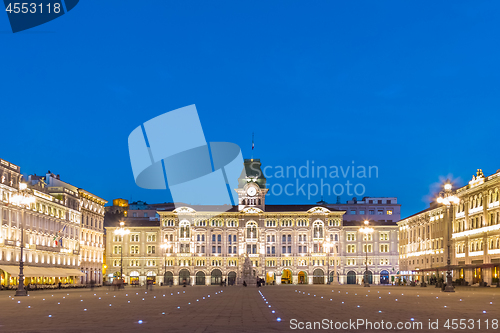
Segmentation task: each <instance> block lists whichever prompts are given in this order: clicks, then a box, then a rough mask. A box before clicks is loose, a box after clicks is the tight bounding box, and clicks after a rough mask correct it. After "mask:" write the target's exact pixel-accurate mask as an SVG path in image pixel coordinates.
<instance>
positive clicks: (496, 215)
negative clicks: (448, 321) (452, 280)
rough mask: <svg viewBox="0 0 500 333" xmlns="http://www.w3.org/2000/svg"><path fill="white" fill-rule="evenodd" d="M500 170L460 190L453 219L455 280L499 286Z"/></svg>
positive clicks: (478, 173) (479, 172)
mask: <svg viewBox="0 0 500 333" xmlns="http://www.w3.org/2000/svg"><path fill="white" fill-rule="evenodd" d="M499 191H500V170H497V172H496V173H495V174H493V175H491V176H489V177H485V176H484V174H483V172H482V170H478V172H477V174H476V175H475V176H473V177H472V180H471V181H470V182H469V184H468V185H467V186H464V187H462V188H459V189H457V193H456V195H457V196H458V197H459V198H460V203H459V204H458V205H457V206H456V207H455V211H454V216H453V235H452V237H453V244H454V250H455V251H454V253H455V260H454V265H455V268H454V274H455V275H454V276H456V277H457V278H461V279H464V280H465V281H468V282H469V283H472V284H475V283H477V282H486V283H488V285H490V284H492V283H493V284H494V283H497V282H498V277H499V269H500V206H499Z"/></svg>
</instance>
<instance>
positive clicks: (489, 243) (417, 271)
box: [398, 170, 500, 285]
mask: <svg viewBox="0 0 500 333" xmlns="http://www.w3.org/2000/svg"><path fill="white" fill-rule="evenodd" d="M499 191H500V170H498V171H497V172H496V173H495V174H493V175H491V176H489V177H485V176H484V174H483V172H482V170H478V172H477V174H476V175H475V176H473V178H472V180H471V181H470V182H469V183H468V185H466V186H464V187H461V188H458V189H457V190H456V193H455V195H456V196H457V197H458V199H459V202H458V204H456V205H452V206H451V207H450V208H448V207H447V206H445V205H439V204H437V203H433V205H432V207H431V208H429V209H426V210H424V211H422V212H420V213H418V214H415V215H413V216H410V217H408V218H406V219H403V220H401V221H400V222H399V223H398V226H399V230H400V265H401V270H402V271H404V272H405V273H404V274H406V275H409V276H410V275H413V276H414V278H415V279H424V280H427V279H428V278H429V277H431V276H432V275H435V274H436V273H437V275H438V276H440V277H443V276H444V272H445V271H446V268H447V267H446V259H447V254H448V253H447V249H448V239H450V249H451V250H450V257H451V263H452V266H451V268H452V269H453V280H454V281H456V280H458V281H457V282H458V283H468V284H477V283H479V282H486V283H487V284H488V285H490V284H492V283H493V284H494V283H497V281H498V274H499V267H500V223H499V222H500V207H499Z"/></svg>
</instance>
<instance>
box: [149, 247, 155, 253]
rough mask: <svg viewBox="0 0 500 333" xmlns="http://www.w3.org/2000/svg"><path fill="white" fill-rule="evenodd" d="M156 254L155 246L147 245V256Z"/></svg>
mask: <svg viewBox="0 0 500 333" xmlns="http://www.w3.org/2000/svg"><path fill="white" fill-rule="evenodd" d="M155 252H156V246H154V245H148V254H154V253H155Z"/></svg>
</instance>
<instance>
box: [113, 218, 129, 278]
mask: <svg viewBox="0 0 500 333" xmlns="http://www.w3.org/2000/svg"><path fill="white" fill-rule="evenodd" d="M124 225H125V222H120V228H118V229H116V230H115V234H116V235H120V237H121V239H122V246H121V248H120V279H122V282H125V280H124V279H123V236H125V235H128V234H129V233H130V230H128V229H125V228H124Z"/></svg>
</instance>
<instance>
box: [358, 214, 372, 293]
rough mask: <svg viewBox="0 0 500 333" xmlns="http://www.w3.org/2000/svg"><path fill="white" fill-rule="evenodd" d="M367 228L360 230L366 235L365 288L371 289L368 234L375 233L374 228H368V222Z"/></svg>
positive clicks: (367, 222) (366, 223)
mask: <svg viewBox="0 0 500 333" xmlns="http://www.w3.org/2000/svg"><path fill="white" fill-rule="evenodd" d="M364 223H365V227H361V228H360V229H359V231H360V232H362V233H363V234H364V235H365V246H366V249H365V252H366V259H365V260H366V270H365V285H364V286H365V287H369V286H370V284H369V283H368V234H371V233H372V232H373V228H370V227H368V224H369V223H370V222H369V221H368V220H367V221H365V222H364Z"/></svg>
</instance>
